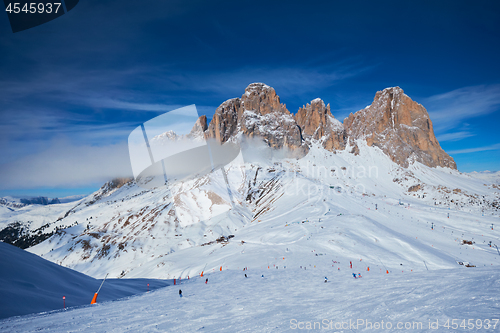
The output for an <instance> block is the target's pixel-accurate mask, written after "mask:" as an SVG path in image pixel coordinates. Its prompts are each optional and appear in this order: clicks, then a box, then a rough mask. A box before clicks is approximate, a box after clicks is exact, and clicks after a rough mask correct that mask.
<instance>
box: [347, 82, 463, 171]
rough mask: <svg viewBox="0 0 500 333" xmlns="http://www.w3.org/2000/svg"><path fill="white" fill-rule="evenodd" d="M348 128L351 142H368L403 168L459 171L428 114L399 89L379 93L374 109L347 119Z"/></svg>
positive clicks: (372, 107)
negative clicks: (420, 166)
mask: <svg viewBox="0 0 500 333" xmlns="http://www.w3.org/2000/svg"><path fill="white" fill-rule="evenodd" d="M344 127H345V128H346V131H347V134H348V136H349V138H352V139H363V140H366V142H367V144H368V145H369V146H376V147H379V148H380V149H382V151H383V152H384V153H385V154H386V155H388V156H389V157H390V158H391V159H392V160H393V161H394V162H396V163H398V164H399V165H401V166H404V167H408V165H409V164H410V163H412V162H420V163H422V164H424V165H427V166H430V167H436V166H441V167H448V168H451V169H456V168H457V165H456V164H455V161H454V160H453V158H451V157H450V156H449V155H448V154H447V153H446V152H445V151H444V150H443V149H442V148H441V146H440V145H439V142H438V141H437V139H436V136H435V135H434V130H433V128H432V121H431V119H430V118H429V114H428V113H427V110H426V109H425V108H424V107H423V106H422V105H421V104H419V103H417V102H414V101H413V100H412V99H411V98H410V97H408V95H406V94H405V93H404V91H403V89H401V88H399V87H392V88H386V89H384V90H382V91H378V92H377V94H376V95H375V98H374V99H373V103H372V104H371V105H370V106H368V107H366V108H365V109H363V110H360V111H358V112H356V113H355V114H352V113H351V114H350V115H349V117H348V118H346V119H345V121H344Z"/></svg>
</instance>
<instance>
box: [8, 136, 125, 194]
mask: <svg viewBox="0 0 500 333" xmlns="http://www.w3.org/2000/svg"><path fill="white" fill-rule="evenodd" d="M130 175H132V170H131V167H130V160H129V157H128V148H127V145H126V144H116V145H105V146H99V147H96V146H89V145H75V144H72V143H69V142H54V143H53V144H52V145H50V146H48V147H46V149H44V150H43V151H40V152H38V153H35V154H31V155H26V156H24V157H22V158H21V159H18V160H15V161H12V162H9V163H5V164H0V190H9V189H33V188H40V187H51V188H53V187H65V188H72V187H79V186H88V185H89V184H102V183H103V182H105V181H107V180H110V179H112V178H114V177H126V176H130Z"/></svg>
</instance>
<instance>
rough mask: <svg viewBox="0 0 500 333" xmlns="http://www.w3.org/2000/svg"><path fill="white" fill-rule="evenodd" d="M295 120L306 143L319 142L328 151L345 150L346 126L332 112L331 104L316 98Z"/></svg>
mask: <svg viewBox="0 0 500 333" xmlns="http://www.w3.org/2000/svg"><path fill="white" fill-rule="evenodd" d="M295 120H296V122H297V124H298V125H299V127H300V129H301V130H302V136H303V138H304V139H305V140H306V141H310V140H311V139H312V140H319V141H321V143H322V145H323V148H325V149H326V150H328V151H334V150H344V149H345V146H346V142H347V135H346V131H345V129H344V126H343V125H342V123H341V122H340V121H338V120H337V119H335V117H334V116H333V115H332V113H331V112H330V104H328V105H326V106H325V102H323V100H321V99H319V98H316V99H314V100H312V101H311V104H307V105H305V106H303V107H301V108H300V109H299V111H298V112H297V114H296V115H295Z"/></svg>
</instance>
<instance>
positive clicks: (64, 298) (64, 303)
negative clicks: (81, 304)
mask: <svg viewBox="0 0 500 333" xmlns="http://www.w3.org/2000/svg"><path fill="white" fill-rule="evenodd" d="M63 309H66V296H63Z"/></svg>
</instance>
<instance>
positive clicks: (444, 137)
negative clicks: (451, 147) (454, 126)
mask: <svg viewBox="0 0 500 333" xmlns="http://www.w3.org/2000/svg"><path fill="white" fill-rule="evenodd" d="M471 136H475V134H474V133H471V132H468V131H460V132H452V133H446V134H441V135H438V136H437V139H438V141H439V142H445V141H459V140H462V139H465V138H470V137H471Z"/></svg>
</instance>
